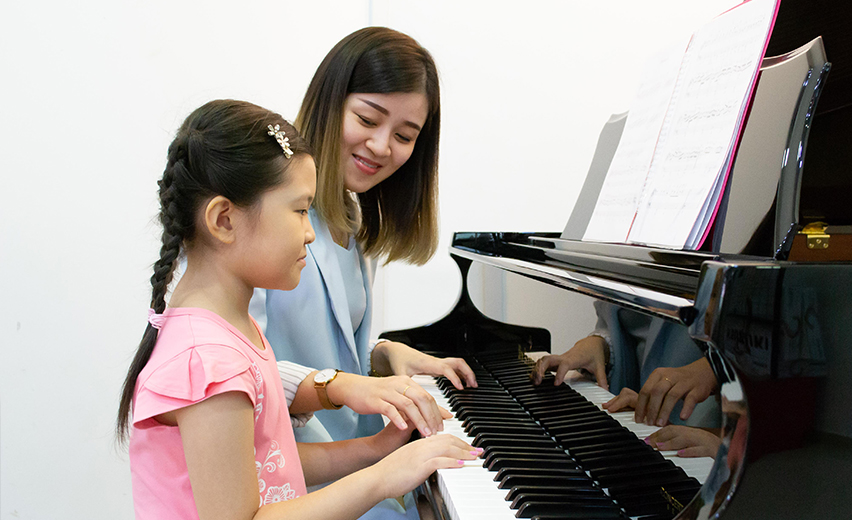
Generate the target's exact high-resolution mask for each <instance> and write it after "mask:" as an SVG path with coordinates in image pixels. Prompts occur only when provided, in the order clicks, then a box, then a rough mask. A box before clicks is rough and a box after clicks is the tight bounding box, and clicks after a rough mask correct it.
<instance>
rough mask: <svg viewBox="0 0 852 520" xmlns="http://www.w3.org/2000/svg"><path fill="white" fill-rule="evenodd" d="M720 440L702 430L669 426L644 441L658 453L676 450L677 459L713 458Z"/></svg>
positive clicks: (716, 436) (674, 425)
mask: <svg viewBox="0 0 852 520" xmlns="http://www.w3.org/2000/svg"><path fill="white" fill-rule="evenodd" d="M721 443H722V439H721V438H720V437H719V436H718V435H716V434H714V433H712V432H709V431H707V430H704V429H702V428H692V427H690V426H681V425H676V424H670V425H668V426H666V427H664V428H660V429H659V430H657V432H656V433H653V434H651V435H649V436H648V437H647V438H646V439H645V444H648V445H650V446H651V447H652V448H655V449H657V450H659V451H674V450H677V455H678V457H715V456H716V452H717V451H719V444H721Z"/></svg>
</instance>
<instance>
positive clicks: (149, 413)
mask: <svg viewBox="0 0 852 520" xmlns="http://www.w3.org/2000/svg"><path fill="white" fill-rule="evenodd" d="M163 317H164V324H163V326H162V328H161V329H160V332H159V335H158V337H157V344H156V346H155V347H154V352H153V354H152V355H151V359H150V360H149V361H148V364H147V365H146V366H145V368H144V369H143V370H142V373H141V374H139V378H138V380H137V383H136V391H135V393H134V398H133V423H132V426H131V432H130V473H131V478H132V482H133V503H134V507H135V510H136V519H137V520H146V519H157V520H160V519H163V518H183V519H196V518H198V512H197V510H196V507H195V501H194V500H193V497H192V488H191V487H190V483H189V475H188V473H187V468H186V459H185V457H184V453H183V444H182V443H181V438H180V432H179V431H178V428H177V427H176V426H166V425H164V424H161V423H159V422H157V421H156V420H155V419H154V417H155V416H157V415H159V414H162V413H165V412H169V411H173V410H177V409H179V408H183V407H186V406H190V405H192V404H195V403H198V402H200V401H203V400H204V399H207V398H208V397H210V396H213V395H216V394H220V393H223V392H232V391H238V392H244V393H245V394H246V395H247V396H248V397H249V399H250V400H251V402H252V405H253V406H254V450H255V467H256V469H257V483H258V506H261V505H264V504H269V503H272V502H280V501H282V500H289V499H291V498H295V497H299V496H302V495H305V494H306V493H307V490H306V489H305V478H304V474H303V473H302V465H301V462H300V461H299V454H298V451H297V448H296V442H295V438H294V437H293V428H292V426H291V424H290V415H289V413H288V411H287V402H286V400H285V397H284V390H283V387H282V385H281V380H280V376H279V375H278V367H277V365H276V364H275V356H274V354H273V352H272V349H271V348H270V347H269V343H268V342H267V341H266V338H265V337H263V334H262V333H261V337H263V345H264V347H265V350H260V349H258V348H256V347H255V346H254V345H252V344H251V342H250V341H249V340H248V339H247V338H246V337H245V336H244V335H243V334H242V333H241V332H239V331H238V330H237V329H235V328H234V327H232V326H231V325H230V324H229V323H228V322H226V321H225V320H224V319H222V318H221V317H219V316H218V315H217V314H215V313H213V312H211V311H208V310H204V309H196V308H175V309H166V311H165V312H164V313H163ZM252 321H253V320H252ZM255 326H257V324H256V323H255ZM258 330H260V329H259V328H258Z"/></svg>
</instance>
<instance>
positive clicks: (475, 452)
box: [370, 434, 482, 498]
mask: <svg viewBox="0 0 852 520" xmlns="http://www.w3.org/2000/svg"><path fill="white" fill-rule="evenodd" d="M481 454H482V450H481V449H480V448H474V447H473V446H471V445H470V444H468V443H466V442H464V441H463V440H461V439H459V438H458V437H456V436H455V435H447V434H441V435H435V436H432V437H429V438H426V439H419V440H416V441H414V442H410V443H408V444H406V445H405V446H403V447H401V448H399V449H398V450H396V451H394V452H393V453H391V454H390V455H388V456H387V457H385V458H384V459H382V460H381V461H379V462H378V463H377V464H375V465H373V466H371V467H370V470H372V471H376V472H377V473H378V475H380V477H379V478H380V482H381V484H380V485H382V486H383V489H382V495H383V496H384V497H385V498H392V497H398V496H401V495H404V494H405V493H408V492H409V491H411V490H412V489H414V488H416V487H417V486H419V485H420V484H422V483H423V482H424V481H425V480H426V479H427V478H429V475H431V474H432V473H433V472H435V471H436V470H438V469H444V468H460V467H462V465H463V464H464V461H466V460H474V459H476V458H477V457H479V456H480V455H481Z"/></svg>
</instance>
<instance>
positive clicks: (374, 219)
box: [296, 27, 441, 264]
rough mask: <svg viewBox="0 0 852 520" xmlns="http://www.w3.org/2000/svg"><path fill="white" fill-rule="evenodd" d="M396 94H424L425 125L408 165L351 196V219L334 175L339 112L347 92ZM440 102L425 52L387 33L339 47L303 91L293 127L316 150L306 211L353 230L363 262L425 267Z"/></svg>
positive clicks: (364, 33)
mask: <svg viewBox="0 0 852 520" xmlns="http://www.w3.org/2000/svg"><path fill="white" fill-rule="evenodd" d="M398 92H401V93H409V92H417V93H423V94H425V95H426V99H427V102H428V115H427V118H426V123H425V125H424V126H423V129H422V130H421V131H420V134H419V135H418V137H417V141H416V142H415V145H414V151H413V152H412V154H411V157H410V158H409V159H408V161H406V162H405V164H403V165H402V166H401V167H400V168H399V170H397V171H396V172H395V173H394V174H393V175H391V176H390V177H389V178H388V179H386V180H385V181H383V182H381V183H379V184H378V185H377V186H375V187H374V188H372V189H370V190H368V191H367V192H365V193H361V194H359V195H358V199H359V202H360V215H358V213H357V211H356V208H355V207H354V201H353V200H352V199H350V198H349V197H348V196H347V195H346V189H345V186H344V179H343V172H341V171H340V153H341V152H340V141H341V128H342V126H343V105H344V102H345V100H346V97H347V96H348V95H349V94H353V93H370V94H393V93H398ZM440 97H441V96H440V87H439V84H438V70H437V68H436V67H435V61H434V60H433V59H432V56H431V55H430V54H429V51H427V50H426V49H424V48H423V47H422V46H420V44H418V43H417V42H416V41H415V40H414V39H413V38H411V37H410V36H407V35H405V34H403V33H400V32H398V31H394V30H392V29H388V28H386V27H367V28H364V29H361V30H358V31H355V32H354V33H352V34H350V35H349V36H347V37H345V38H344V39H343V40H341V41H340V42H339V43H338V44H337V45H335V46H334V48H333V49H331V51H329V53H328V55H326V57H325V59H324V60H323V62H322V63H321V64H320V66H319V68H318V69H317V71H316V73H315V74H314V77H313V79H312V80H311V83H310V85H309V86H308V90H307V92H306V93H305V99H304V100H303V101H302V107H301V109H300V110H299V115H298V117H297V118H296V126H297V127H298V128H299V130H300V131H301V132H302V135H303V136H304V137H305V139H307V140H308V141H309V142H310V143H311V146H313V147H314V150H316V151H317V154H316V158H317V194H316V198H315V199H314V203H313V206H314V208H316V211H317V213H318V214H319V215H320V217H321V218H322V219H323V221H324V222H325V223H326V224H327V225H328V227H329V228H330V229H331V230H332V231H338V232H341V233H351V232H353V231H356V230H357V235H356V238H357V239H358V242H359V243H360V244H361V245H362V246H363V248H364V252H365V253H366V254H367V255H371V256H385V257H386V261H388V262H391V261H394V260H404V261H408V262H410V263H415V264H424V263H426V262H427V261H428V260H429V258H431V257H432V255H433V254H434V253H435V250H436V249H437V246H438V141H439V136H440V135H439V134H440V127H441V101H440ZM354 217H359V218H354ZM359 221H360V227H358V226H359Z"/></svg>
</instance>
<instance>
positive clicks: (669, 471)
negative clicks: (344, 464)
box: [414, 353, 713, 520]
mask: <svg viewBox="0 0 852 520" xmlns="http://www.w3.org/2000/svg"><path fill="white" fill-rule="evenodd" d="M540 355H543V353H542V354H537V355H536V354H533V355H530V357H531V358H532V359H535V358H536V357H538V356H540ZM468 363H469V364H470V365H471V367H472V368H473V370H474V372H476V377H477V380H478V382H479V388H477V389H466V390H464V391H458V390H456V389H454V388H453V387H452V385H450V383H449V382H448V381H446V380H445V379H439V380H436V379H434V378H432V377H429V376H415V378H414V380H415V381H417V382H418V384H420V385H421V386H423V388H425V389H426V390H427V391H428V392H430V393H431V394H432V396H433V397H434V398H435V400H436V401H437V402H438V404H439V405H441V406H443V407H445V408H447V409H449V410H453V412H454V414H455V417H454V418H453V419H450V420H447V421H445V423H444V433H451V434H454V435H457V436H458V437H460V438H462V439H465V440H466V441H467V442H468V443H470V444H471V445H473V446H477V447H482V448H484V449H485V452H484V453H483V458H482V459H479V460H477V461H469V462H466V463H465V466H464V467H463V468H459V469H449V470H439V471H438V475H437V480H438V487H439V490H440V493H441V496H442V498H443V500H444V503H445V506H446V512H447V514H448V515H449V518H448V519H447V520H476V519H480V518H482V519H488V520H504V519H505V520H508V519H510V518H516V517H518V518H537V519H539V520H555V519H561V518H588V519H604V518H617V519H626V518H643V519H645V518H647V519H649V520H650V519H652V518H653V519H658V518H660V519H663V518H672V517H673V516H674V515H675V514H676V513H677V511H678V510H679V509H678V504H680V505H681V506H683V505H686V503H688V502H689V500H691V498H692V496H694V495H695V494H696V493H697V491H698V489H699V487H700V486H701V484H702V483H703V482H704V480H705V479H706V478H707V475H708V474H709V472H710V470H711V468H712V466H713V459H712V458H692V459H687V458H679V457H677V456H676V452H656V451H654V450H652V449H651V448H650V447H649V446H647V445H646V444H645V443H644V442H642V439H644V438H645V437H647V436H648V435H650V434H652V433H653V432H655V431H657V430H658V429H659V428H657V427H650V426H646V425H644V424H637V423H635V422H634V421H633V413H632V412H621V413H615V414H609V413H607V412H605V411H603V410H601V409H600V404H601V403H604V402H606V401H608V400H609V399H611V398H612V397H613V395H612V394H611V393H609V392H607V391H606V390H603V389H602V388H600V387H598V386H597V385H596V384H594V383H592V382H589V381H581V380H578V379H576V378H575V379H573V380H571V381H566V384H565V385H562V386H560V387H554V386H553V384H552V381H553V380H552V377H553V376H550V379H545V381H544V382H543V383H542V385H541V386H539V387H535V386H533V385H532V383H531V382H530V381H529V377H528V373H529V366H527V365H525V364H524V363H522V362H520V361H519V360H518V359H517V355H516V354H511V355H507V356H505V357H503V358H499V357H491V358H489V359H488V360H484V361H482V365H480V364H479V363H478V362H477V361H475V360H470V359H469V360H468ZM507 390H508V391H507ZM531 416H532V417H535V420H533V418H532V417H531ZM566 452H567V453H566ZM486 466H487V467H486ZM489 468H490V469H489ZM661 488H662V489H665V492H663V491H661ZM664 494H665V495H667V496H664Z"/></svg>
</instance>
